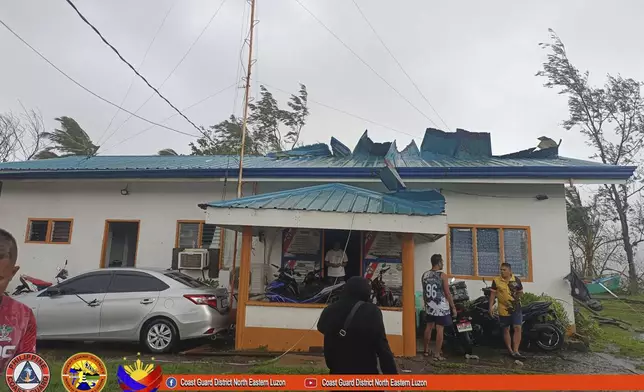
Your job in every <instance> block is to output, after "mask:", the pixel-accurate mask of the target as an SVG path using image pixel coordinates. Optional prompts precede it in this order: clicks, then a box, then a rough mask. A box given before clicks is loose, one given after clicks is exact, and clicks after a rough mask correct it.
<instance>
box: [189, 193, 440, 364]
mask: <svg viewBox="0 0 644 392" xmlns="http://www.w3.org/2000/svg"><path fill="white" fill-rule="evenodd" d="M200 207H202V208H204V209H206V211H207V216H206V222H207V223H209V224H215V225H218V226H220V227H222V228H226V229H231V230H235V231H238V232H240V233H241V238H242V239H241V249H240V252H239V254H240V257H239V267H240V270H239V274H240V276H239V288H236V291H238V298H237V313H236V325H237V331H236V343H235V345H236V349H238V350H253V349H267V350H269V351H286V350H295V351H312V350H319V349H321V347H322V346H323V338H322V335H321V334H320V333H319V332H318V331H317V329H316V325H317V320H318V318H319V315H320V313H321V312H322V309H323V308H324V307H325V306H326V303H325V302H324V301H322V302H321V303H320V302H311V303H285V302H276V301H274V300H268V299H267V298H262V294H263V290H264V289H265V283H267V282H270V281H271V280H272V279H273V276H274V273H275V272H276V268H275V267H283V266H284V265H287V264H288V265H296V266H297V267H298V268H301V269H302V271H303V272H305V273H306V271H307V269H309V270H310V269H314V270H321V271H324V269H325V252H326V251H327V250H328V249H330V248H329V247H330V246H331V244H332V243H333V242H339V239H342V247H343V248H345V250H346V254H347V255H348V257H349V264H348V265H347V268H346V273H347V275H346V276H347V277H350V276H356V275H360V276H365V277H367V278H371V279H373V278H374V277H375V276H376V275H378V273H380V274H381V275H382V276H383V280H385V282H386V283H387V284H388V285H391V286H392V287H391V289H392V292H393V293H394V294H395V296H396V298H397V299H398V300H397V301H396V302H395V303H394V304H392V305H393V306H386V307H385V306H381V309H382V313H383V319H384V324H385V328H386V330H387V335H388V339H389V343H390V345H391V348H392V350H393V352H394V354H395V355H398V356H415V355H416V308H415V290H416V283H417V282H416V279H415V277H416V275H417V271H416V269H417V267H416V265H415V264H416V263H415V260H416V258H417V256H416V254H417V252H416V248H417V245H418V244H423V243H427V242H433V241H436V240H437V239H438V238H440V237H442V236H444V235H445V234H446V233H447V227H448V226H447V218H446V215H445V199H444V198H443V196H442V195H441V194H440V192H438V191H436V190H418V191H412V190H403V191H397V192H389V193H381V192H376V191H372V190H368V189H364V188H358V187H354V186H349V185H346V184H339V183H332V184H325V185H318V186H312V187H306V188H299V189H295V190H287V191H279V192H273V193H267V194H262V195H257V196H250V197H245V198H240V199H234V200H230V201H221V202H212V203H208V204H203V205H200ZM298 236H299V237H298ZM349 246H351V249H349ZM352 262H353V263H354V264H351V263H352ZM421 263H422V264H421V265H420V266H419V268H421V269H423V270H424V269H426V268H427V266H428V260H421ZM385 272H386V273H385ZM251 274H253V282H255V283H254V284H253V285H251ZM256 274H259V275H260V277H259V278H258V277H257V276H256ZM322 274H324V272H322ZM383 274H384V275H383ZM385 275H386V276H385ZM257 282H261V283H262V284H261V285H259V284H257ZM418 284H420V283H419V282H418ZM260 286H261V288H260ZM253 291H254V292H253Z"/></svg>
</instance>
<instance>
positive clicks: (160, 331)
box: [141, 319, 179, 353]
mask: <svg viewBox="0 0 644 392" xmlns="http://www.w3.org/2000/svg"><path fill="white" fill-rule="evenodd" d="M178 340H179V333H178V332H177V328H176V327H175V326H174V324H173V323H172V322H171V321H170V320H167V319H154V320H152V321H149V322H148V323H147V324H146V326H145V327H144V328H143V332H142V333H141V343H142V344H143V345H144V346H145V347H146V348H147V349H148V350H149V351H150V352H153V353H167V352H169V351H170V350H172V348H173V347H174V346H175V345H176V343H177V341H178Z"/></svg>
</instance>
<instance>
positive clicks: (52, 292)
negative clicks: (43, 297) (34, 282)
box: [47, 287, 62, 297]
mask: <svg viewBox="0 0 644 392" xmlns="http://www.w3.org/2000/svg"><path fill="white" fill-rule="evenodd" d="M61 294H62V293H61V291H60V289H59V288H58V287H49V288H47V295H48V296H50V297H56V296H58V295H61Z"/></svg>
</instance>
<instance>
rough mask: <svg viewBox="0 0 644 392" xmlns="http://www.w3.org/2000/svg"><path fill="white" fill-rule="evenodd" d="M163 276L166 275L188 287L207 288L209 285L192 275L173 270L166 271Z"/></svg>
mask: <svg viewBox="0 0 644 392" xmlns="http://www.w3.org/2000/svg"><path fill="white" fill-rule="evenodd" d="M165 276H167V277H168V278H170V279H172V280H174V281H177V282H179V283H181V284H183V285H186V286H188V287H190V288H191V289H199V288H208V287H210V286H208V285H207V284H205V283H203V282H201V281H199V280H197V279H195V278H193V277H192V276H189V275H186V274H182V273H181V272H175V271H172V272H166V273H165Z"/></svg>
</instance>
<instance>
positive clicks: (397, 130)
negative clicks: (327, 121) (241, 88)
mask: <svg viewBox="0 0 644 392" xmlns="http://www.w3.org/2000/svg"><path fill="white" fill-rule="evenodd" d="M259 83H260V84H263V85H264V86H266V87H268V88H271V89H273V90H277V91H279V92H281V93H284V94H288V95H291V93H289V92H288V91H286V90H282V89H281V88H279V87H275V86H271V85H270V84H268V83H264V82H259ZM308 102H311V103H314V104H316V105H319V106H322V107H325V108H327V109H331V110H334V111H336V112H338V113H342V114H345V115H347V116H350V117H354V118H357V119H358V120H362V121H365V122H368V123H370V124H373V125H377V126H379V127H382V128H386V129H389V130H391V131H394V132H398V133H401V134H404V135H407V136H411V137H416V136H418V135H412V134H411V133H407V132H404V131H401V130H399V129H396V128H392V127H390V126H388V125H384V124H381V123H378V122H375V121H372V120H369V119H367V118H364V117H362V116H359V115H357V114H353V113H349V112H347V111H346V110H342V109H338V108H336V107H333V106H330V105H327V104H325V103H322V102H318V101H314V100H312V99H311V98H309V99H308Z"/></svg>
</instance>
